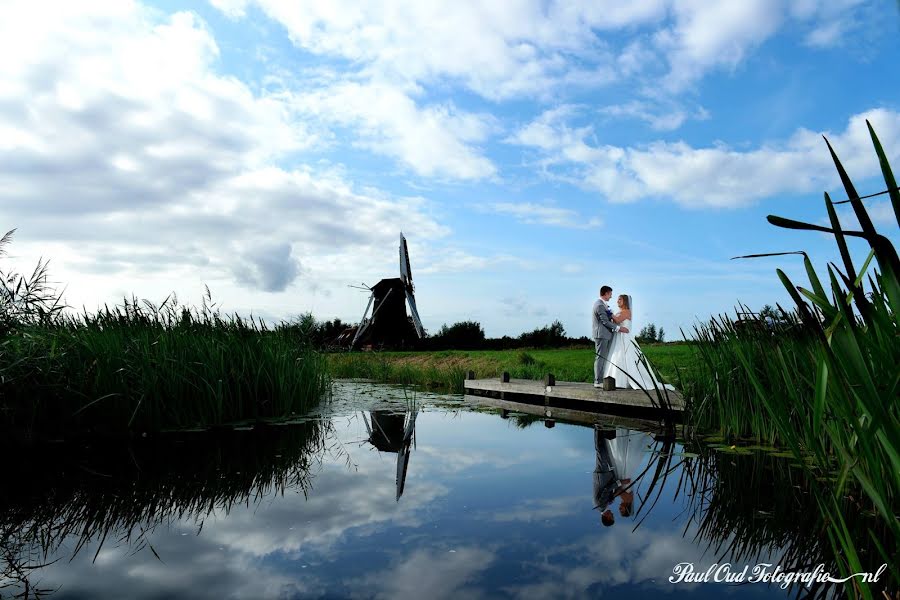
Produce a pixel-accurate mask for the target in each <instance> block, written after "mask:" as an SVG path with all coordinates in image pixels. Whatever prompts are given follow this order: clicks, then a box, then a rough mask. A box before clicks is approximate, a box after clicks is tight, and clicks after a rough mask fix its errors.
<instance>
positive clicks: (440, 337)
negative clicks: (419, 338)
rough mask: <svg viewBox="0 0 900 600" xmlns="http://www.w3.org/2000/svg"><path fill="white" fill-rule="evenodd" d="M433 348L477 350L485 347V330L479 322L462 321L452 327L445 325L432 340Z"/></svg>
mask: <svg viewBox="0 0 900 600" xmlns="http://www.w3.org/2000/svg"><path fill="white" fill-rule="evenodd" d="M430 345H432V347H441V348H452V349H459V350H477V349H478V348H481V347H482V346H484V329H482V328H481V323H479V322H478V321H460V322H458V323H454V324H453V325H451V326H449V327H448V326H447V324H446V323H445V324H444V325H442V326H441V329H440V331H438V334H437V335H436V336H434V338H432V341H431V344H430Z"/></svg>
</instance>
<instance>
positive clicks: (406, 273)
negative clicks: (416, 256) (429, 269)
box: [400, 231, 425, 338]
mask: <svg viewBox="0 0 900 600" xmlns="http://www.w3.org/2000/svg"><path fill="white" fill-rule="evenodd" d="M400 280H401V281H403V287H404V288H405V290H406V302H407V304H409V312H410V313H411V315H410V316H411V317H412V322H413V326H414V327H415V328H416V333H417V334H418V336H419V338H423V337H425V329H424V328H423V327H422V318H421V317H420V316H419V309H418V308H416V297H415V295H414V294H415V290H416V288H415V286H414V285H413V280H412V267H410V265H409V248H407V247H406V238H405V237H404V236H403V232H402V231H401V232H400Z"/></svg>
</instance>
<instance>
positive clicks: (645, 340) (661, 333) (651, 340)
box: [635, 323, 666, 344]
mask: <svg viewBox="0 0 900 600" xmlns="http://www.w3.org/2000/svg"><path fill="white" fill-rule="evenodd" d="M665 335H666V332H665V330H664V329H663V328H662V327H660V328H659V329H658V330H657V329H656V324H654V323H650V324H649V325H644V327H643V329H641V331H640V333H638V334H637V336H636V338H635V339H636V340H637V343H639V344H655V343H658V342H662V341H663V339H664V338H665Z"/></svg>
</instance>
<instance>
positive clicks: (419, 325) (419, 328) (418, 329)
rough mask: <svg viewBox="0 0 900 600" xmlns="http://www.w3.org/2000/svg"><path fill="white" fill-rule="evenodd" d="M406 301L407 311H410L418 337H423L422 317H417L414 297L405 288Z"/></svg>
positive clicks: (417, 310)
mask: <svg viewBox="0 0 900 600" xmlns="http://www.w3.org/2000/svg"><path fill="white" fill-rule="evenodd" d="M406 302H407V303H408V304H409V312H410V313H412V322H413V325H414V326H415V328H416V333H418V334H419V337H420V338H423V337H425V329H424V328H423V327H422V319H421V317H419V309H418V308H416V298H415V296H413V294H412V292H411V291H409V290H408V289H407V290H406Z"/></svg>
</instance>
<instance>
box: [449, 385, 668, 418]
mask: <svg viewBox="0 0 900 600" xmlns="http://www.w3.org/2000/svg"><path fill="white" fill-rule="evenodd" d="M464 387H465V392H466V394H470V395H474V396H486V397H491V398H499V399H510V400H516V401H523V400H524V401H528V402H531V403H540V404H544V405H547V406H553V405H560V404H566V403H569V404H572V403H574V404H576V405H578V407H579V408H583V407H587V408H588V409H589V410H593V408H592V407H596V409H597V410H615V407H622V408H626V409H635V410H641V411H654V410H660V409H659V406H657V404H655V403H654V400H655V399H656V397H657V392H656V391H650V392H649V394H650V396H652V397H653V400H651V398H650V397H648V395H647V393H645V392H644V391H643V390H611V391H606V390H603V389H598V388H595V387H594V386H593V385H591V384H590V383H578V382H573V381H557V382H556V384H555V385H552V386H545V385H544V384H543V382H541V381H534V380H531V379H511V380H510V381H509V382H508V383H505V382H502V381H500V380H499V379H467V380H466V381H465V382H464ZM667 395H668V401H669V403H670V405H671V408H672V410H674V411H682V410H684V399H683V398H682V396H681V394H680V393H678V392H677V391H673V390H669V391H668V392H667Z"/></svg>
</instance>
